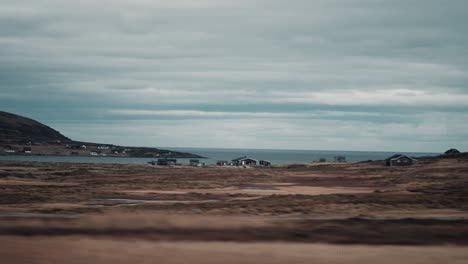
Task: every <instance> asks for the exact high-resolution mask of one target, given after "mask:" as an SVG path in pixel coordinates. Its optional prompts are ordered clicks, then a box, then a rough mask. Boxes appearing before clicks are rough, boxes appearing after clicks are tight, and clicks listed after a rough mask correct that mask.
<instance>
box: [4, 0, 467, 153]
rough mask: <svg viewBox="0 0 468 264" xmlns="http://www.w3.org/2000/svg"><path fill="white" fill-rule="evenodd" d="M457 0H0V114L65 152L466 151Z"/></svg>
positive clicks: (463, 44)
mask: <svg viewBox="0 0 468 264" xmlns="http://www.w3.org/2000/svg"><path fill="white" fill-rule="evenodd" d="M467 25H468V1H466V0H447V1H441V0H290V1H286V0H255V1H252V0H165V1H162V0H159V1H158V0H132V1H130V0H128V1H120V0H109V1H97V0H80V1H76V0H75V1H65V0H56V1H53V0H44V1H43V0H34V1H22V0H13V1H9V0H0V110H4V111H9V112H14V113H17V114H21V115H26V116H28V117H31V118H34V119H37V120H39V121H41V122H44V123H46V124H48V125H50V126H52V127H54V128H56V129H57V130H59V131H61V132H62V133H63V134H65V135H66V136H69V137H71V138H73V139H76V140H85V141H96V142H104V143H114V144H123V145H138V146H154V147H158V146H164V147H227V148H268V149H269V148H281V149H322V150H388V151H420V152H427V151H429V152H434V151H435V152H440V151H444V150H446V149H448V148H451V147H457V148H460V149H461V150H468V27H467Z"/></svg>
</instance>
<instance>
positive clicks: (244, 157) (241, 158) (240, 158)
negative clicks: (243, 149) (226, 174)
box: [232, 156, 247, 161]
mask: <svg viewBox="0 0 468 264" xmlns="http://www.w3.org/2000/svg"><path fill="white" fill-rule="evenodd" d="M246 158H247V156H243V157H239V158H236V159H233V160H232V161H240V160H243V159H246Z"/></svg>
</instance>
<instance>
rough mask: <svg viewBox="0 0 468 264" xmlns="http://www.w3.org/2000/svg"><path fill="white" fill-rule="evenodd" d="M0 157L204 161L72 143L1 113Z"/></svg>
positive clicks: (154, 151) (162, 152)
mask: <svg viewBox="0 0 468 264" xmlns="http://www.w3.org/2000/svg"><path fill="white" fill-rule="evenodd" d="M0 155H45V156H48V155H54V156H55V155H58V156H72V155H75V156H110V157H147V158H203V157H202V156H199V155H195V154H192V153H185V152H177V151H171V150H165V149H158V148H149V147H124V146H117V145H113V144H101V143H91V142H82V141H74V140H72V139H69V138H67V137H65V136H64V135H62V134H60V132H58V131H57V130H54V129H52V128H50V127H48V126H46V125H44V124H41V123H39V122H37V121H35V120H32V119H29V118H26V117H23V116H19V115H15V114H11V113H7V112H2V111H0Z"/></svg>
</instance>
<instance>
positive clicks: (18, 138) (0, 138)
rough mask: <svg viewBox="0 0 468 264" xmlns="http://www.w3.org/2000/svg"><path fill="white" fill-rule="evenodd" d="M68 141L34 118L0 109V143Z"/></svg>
mask: <svg viewBox="0 0 468 264" xmlns="http://www.w3.org/2000/svg"><path fill="white" fill-rule="evenodd" d="M57 141H70V139H69V138H67V137H65V136H64V135H62V134H60V132H58V131H57V130H55V129H52V128H50V127H48V126H46V125H44V124H41V123H39V122H37V121H35V120H32V119H29V118H26V117H23V116H19V115H15V114H11V113H7V112H2V111H0V143H7V144H16V143H18V144H24V143H28V142H41V143H42V142H44V143H47V142H57Z"/></svg>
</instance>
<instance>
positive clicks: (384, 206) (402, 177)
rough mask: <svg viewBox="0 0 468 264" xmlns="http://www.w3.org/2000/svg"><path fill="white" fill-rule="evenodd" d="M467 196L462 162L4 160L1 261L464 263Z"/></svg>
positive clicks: (467, 171)
mask: <svg viewBox="0 0 468 264" xmlns="http://www.w3.org/2000/svg"><path fill="white" fill-rule="evenodd" d="M467 187H468V160H467V159H466V158H464V157H462V158H441V159H427V160H420V161H419V162H418V163H417V165H415V166H411V167H401V168H394V167H386V166H384V165H383V164H382V162H365V163H343V164H296V165H292V166H291V165H290V166H279V167H273V168H225V167H214V166H213V167H208V168H192V167H184V166H181V167H175V168H164V167H157V166H150V165H146V164H78V163H39V162H12V161H9V162H0V243H1V244H2V247H0V258H1V259H2V263H129V262H136V263H154V262H157V263H219V262H221V261H223V262H224V263H284V262H286V261H292V262H293V263H373V262H376V261H379V263H395V262H396V261H398V262H401V263H441V262H443V261H444V262H447V261H450V262H451V263H468V262H467V261H466V259H468V220H467V216H468V195H467V194H468V189H467ZM25 252H27V253H26V254H25ZM116 252H118V253H117V254H116ZM3 260H5V261H6V262H3Z"/></svg>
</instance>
